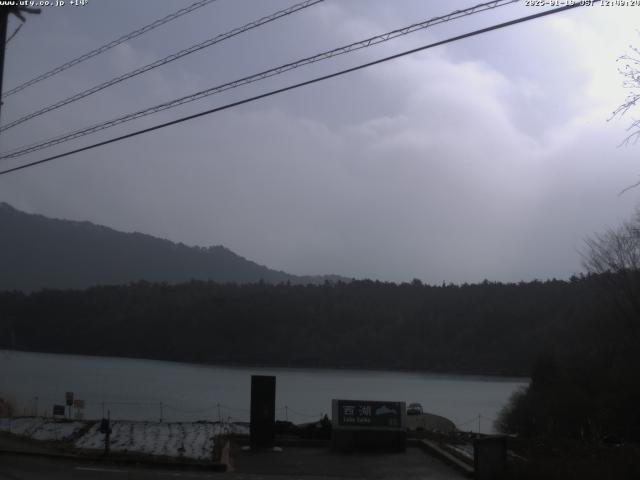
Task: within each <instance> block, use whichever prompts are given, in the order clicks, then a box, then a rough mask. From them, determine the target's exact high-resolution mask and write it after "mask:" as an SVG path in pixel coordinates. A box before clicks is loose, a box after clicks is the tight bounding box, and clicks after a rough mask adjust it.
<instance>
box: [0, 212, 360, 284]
mask: <svg viewBox="0 0 640 480" xmlns="http://www.w3.org/2000/svg"><path fill="white" fill-rule="evenodd" d="M0 264H1V265H3V268H2V269H0V290H22V291H34V290H41V289H66V288H89V287H92V286H98V285H114V284H128V283H132V282H137V281H141V280H142V281H150V282H166V283H170V284H174V283H182V282H185V281H190V280H210V281H216V282H220V283H238V284H244V283H254V282H260V281H264V282H265V283H271V284H277V283H287V282H289V283H292V284H317V283H323V282H325V281H332V282H333V281H350V280H351V279H347V278H345V277H340V276H337V275H304V276H301V275H293V274H289V273H287V272H284V271H282V270H273V269H270V268H268V267H266V266H264V265H260V264H258V263H257V262H254V261H252V260H249V259H247V258H245V257H242V256H240V255H238V254H236V253H235V252H233V251H232V250H230V249H229V248H227V247H225V246H224V245H212V246H209V247H200V246H188V245H186V244H184V243H182V242H173V241H171V240H167V239H163V238H159V237H155V236H153V235H149V234H146V233H141V232H122V231H119V230H116V229H114V228H111V227H107V226H104V225H99V224H95V223H92V222H89V221H77V220H64V219H57V218H50V217H46V216H44V215H41V214H32V213H27V212H24V211H21V210H18V209H17V208H15V207H13V206H12V205H10V204H8V203H6V202H0Z"/></svg>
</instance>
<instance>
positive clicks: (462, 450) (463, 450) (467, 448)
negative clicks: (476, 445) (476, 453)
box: [449, 443, 473, 460]
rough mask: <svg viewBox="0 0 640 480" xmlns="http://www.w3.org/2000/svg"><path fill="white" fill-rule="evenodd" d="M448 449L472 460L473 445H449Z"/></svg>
mask: <svg viewBox="0 0 640 480" xmlns="http://www.w3.org/2000/svg"><path fill="white" fill-rule="evenodd" d="M449 447H450V448H451V449H453V450H455V451H456V452H458V453H459V454H460V455H463V456H465V457H467V458H470V459H472V460H473V445H471V444H468V443H465V444H463V445H449Z"/></svg>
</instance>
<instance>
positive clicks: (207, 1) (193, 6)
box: [2, 0, 217, 98]
mask: <svg viewBox="0 0 640 480" xmlns="http://www.w3.org/2000/svg"><path fill="white" fill-rule="evenodd" d="M215 1H217V0H199V1H197V2H195V3H192V4H191V5H189V6H188V7H185V8H181V9H180V10H178V11H176V12H174V13H171V14H169V15H167V16H166V17H163V18H161V19H159V20H156V21H155V22H153V23H150V24H149V25H145V26H144V27H142V28H139V29H138V30H134V31H133V32H131V33H128V34H126V35H123V36H122V37H120V38H118V39H116V40H113V41H111V42H109V43H107V44H105V45H102V46H101V47H98V48H96V49H94V50H91V51H90V52H87V53H85V54H84V55H80V56H79V57H77V58H74V59H73V60H70V61H68V62H67V63H64V64H62V65H60V66H59V67H56V68H54V69H52V70H49V71H48V72H45V73H43V74H41V75H38V76H37V77H35V78H32V79H31V80H29V81H27V82H24V83H22V84H20V85H18V86H17V87H14V88H12V89H11V90H8V91H7V92H5V93H3V94H2V98H6V97H8V96H10V95H13V94H14V93H18V92H19V91H21V90H24V89H25V88H27V87H30V86H32V85H35V84H36V83H38V82H41V81H42V80H45V79H47V78H49V77H53V76H54V75H57V74H58V73H60V72H63V71H65V70H67V69H68V68H71V67H73V66H75V65H78V64H79V63H81V62H84V61H85V60H88V59H90V58H92V57H95V56H96V55H100V54H101V53H104V52H106V51H107V50H109V49H111V48H113V47H115V46H117V45H120V44H121V43H124V42H126V41H127V40H131V39H133V38H136V37H139V36H140V35H143V34H145V33H147V32H149V31H151V30H153V29H155V28H158V27H159V26H161V25H164V24H165V23H168V22H170V21H172V20H175V19H176V18H178V17H181V16H182V15H186V14H187V13H190V12H193V11H194V10H196V9H198V8H201V7H204V6H205V5H208V4H210V3H212V2H215Z"/></svg>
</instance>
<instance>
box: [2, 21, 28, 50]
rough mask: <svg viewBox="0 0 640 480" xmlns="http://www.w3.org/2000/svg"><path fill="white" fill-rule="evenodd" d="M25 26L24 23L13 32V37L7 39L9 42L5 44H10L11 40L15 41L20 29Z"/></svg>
mask: <svg viewBox="0 0 640 480" xmlns="http://www.w3.org/2000/svg"><path fill="white" fill-rule="evenodd" d="M23 25H24V23H21V24H19V25H18V26H17V27H16V29H15V30H14V31H13V33H12V34H11V35H9V37H8V38H7V41H6V42H4V43H5V45H6V44H8V43H9V42H10V41H11V40H13V37H15V36H16V35H17V34H18V32H19V31H20V29H21V28H22V26H23Z"/></svg>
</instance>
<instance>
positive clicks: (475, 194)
mask: <svg viewBox="0 0 640 480" xmlns="http://www.w3.org/2000/svg"><path fill="white" fill-rule="evenodd" d="M67 3H68V2H67ZM190 3H192V2H191V1H189V0H185V1H178V0H162V1H160V0H89V1H88V4H87V5H85V6H84V7H71V6H65V7H48V8H47V7H45V8H43V12H42V14H41V15H39V16H34V15H31V16H29V17H28V19H27V23H26V24H25V25H24V27H23V28H22V29H21V30H20V31H19V32H18V34H17V35H16V36H15V38H14V39H13V40H11V42H10V43H9V44H8V46H7V53H6V63H5V78H4V90H5V91H6V90H8V89H10V88H12V87H14V86H15V85H17V84H19V83H21V82H23V81H25V80H28V79H30V78H32V77H34V76H35V75H37V74H40V73H43V72H44V71H46V70H49V69H50V68H53V67H56V66H58V65H59V64H61V63H64V62H65V61H68V60H70V59H72V58H74V57H76V56H78V55H81V54H83V53H85V52H86V51H88V50H91V49H93V48H95V47H98V46H100V45H102V44H104V43H107V42H108V41H110V40H113V39H115V38H116V37H119V36H121V35H123V34H126V33H129V32H130V31H132V30H134V29H136V28H138V27H141V26H143V25H145V24H147V23H150V22H152V21H153V20H156V19H158V18H160V17H163V16H164V15H166V14H168V13H171V12H173V11H175V10H177V9H179V8H180V7H181V6H186V5H189V4H190ZM294 3H295V1H293V0H292V1H282V0H218V1H216V2H214V3H213V4H211V5H208V6H206V7H203V8H201V9H199V10H197V11H196V12H193V13H190V14H188V15H185V16H183V17H181V18H180V19H178V20H176V21H174V22H171V23H169V24H167V25H164V26H162V27H160V28H157V29H155V30H154V31H152V32H150V33H148V34H146V35H143V36H142V37H139V38H137V39H134V40H132V41H131V42H129V43H127V44H123V45H120V46H118V47H116V48H114V49H112V50H110V51H109V52H108V53H106V54H103V55H100V56H97V57H95V58H93V59H91V60H89V61H87V62H84V63H83V64H81V65H79V66H76V67H74V68H71V69H69V70H67V71H65V72H64V73H62V74H59V75H57V76H55V77H54V78H52V79H49V80H46V81H44V82H42V83H40V84H38V85H37V86H34V87H31V88H29V89H27V90H24V91H23V92H20V93H18V94H16V95H13V96H11V97H9V98H7V99H5V100H4V105H3V107H2V123H3V124H5V123H7V122H8V121H11V120H13V119H15V118H18V117H20V116H22V115H24V114H27V113H30V112H32V111H33V110H36V109H38V108H40V107H42V106H46V105H49V104H51V103H54V102H56V101H58V100H61V99H63V98H66V97H68V96H70V95H72V94H74V93H76V92H78V91H80V90H83V89H85V88H88V87H91V86H93V85H95V84H97V83H100V82H102V81H105V80H108V79H110V78H112V77H114V76H117V75H120V74H123V73H125V72H128V71H129V70H132V69H134V68H136V67H138V66H141V65H143V64H146V63H149V62H152V61H154V60H156V59H158V58H161V57H163V56H166V55H168V54H170V53H173V52H175V51H177V50H180V49H182V48H185V47H188V46H190V45H192V44H193V43H196V42H200V41H202V40H205V39H207V38H209V37H213V36H215V35H217V34H219V33H223V32H225V31H227V30H230V29H232V28H234V27H237V26H240V25H243V24H245V23H247V22H249V21H252V20H254V19H257V18H259V17H261V16H263V15H266V14H269V13H272V12H274V11H276V10H278V9H281V8H286V7H288V6H290V5H293V4H294ZM475 3H476V2H475V1H473V0H464V1H449V0H431V1H427V0H395V1H389V0H326V1H325V2H324V3H321V4H319V5H317V6H314V7H311V8H308V9H306V10H304V11H302V12H299V13H295V14H293V15H291V16H289V17H286V18H284V19H281V20H278V21H276V22H273V23H271V24H269V25H266V26H264V27H261V28H259V29H255V30H253V31H251V32H249V33H247V34H244V35H242V36H239V37H236V38H233V39H231V40H228V41H226V42H224V43H221V44H219V45H216V46H213V47H211V48H208V49H205V50H203V51H200V52H198V53H195V54H193V55H190V56H188V57H186V58H183V59H181V60H178V61H176V62H173V63H170V64H168V65H166V66H164V67H162V68H159V69H156V70H154V71H153V72H150V73H147V74H145V75H142V76H139V77H137V78H135V79H133V80H129V81H127V82H124V83H121V84H119V85H118V86H115V87H113V88H109V89H107V90H105V91H103V92H100V93H98V94H96V95H93V96H92V97H89V98H87V99H85V100H82V101H80V102H76V103H74V104H73V105H69V106H67V107H64V108H62V109H59V110H57V111H55V112H51V113H49V114H47V115H43V116H41V117H39V118H37V119H34V120H32V121H29V122H26V123H24V124H22V125H20V126H19V127H16V128H14V129H11V130H8V131H6V132H3V134H2V138H1V139H0V150H2V151H6V150H8V149H12V148H16V147H19V146H22V145H25V144H30V143H33V142H36V141H38V140H41V139H45V138H49V137H51V136H54V135H58V134H61V133H65V132H67V131H70V130H73V129H76V128H80V127H82V126H85V125H89V124H93V123H96V122H99V121H102V120H108V119H111V118H113V117H117V116H119V115H121V114H125V113H129V112H131V111H133V110H136V109H140V108H144V107H147V106H151V105H155V104H158V103H161V102H164V101H167V100H170V99H173V98H176V97H179V96H182V95H185V94H188V93H191V92H194V91H197V90H202V89H204V88H207V87H209V86H214V85H217V84H219V83H223V82H225V81H229V80H234V79H236V78H239V77H242V76H245V75H248V74H251V73H254V72H257V71H259V70H263V69H266V68H269V67H271V66H276V65H279V64H282V63H287V62H290V61H292V60H296V59H298V58H301V57H304V56H309V55H312V54H314V53H318V52H320V51H323V50H327V49H330V48H334V47H337V46H340V45H343V44H346V43H350V42H353V41H357V40H360V39H363V38H366V37H368V36H372V35H376V34H379V33H383V32H385V31H388V30H392V29H394V28H398V27H403V26H406V25H409V24H412V23H416V22H419V21H423V20H426V19H428V18H430V17H433V16H436V15H441V14H445V13H448V12H450V11H452V10H455V9H456V8H464V7H468V6H471V5H474V4H475ZM539 11H541V9H540V8H536V7H527V6H525V5H524V2H520V4H516V5H509V6H506V7H502V8H500V9H497V10H493V11H491V12H487V13H483V14H478V15H473V16H471V17H468V18H465V19H463V20H459V21H454V22H450V23H447V24H443V25H438V26H434V27H432V28H430V29H427V30H424V31H422V32H419V33H414V34H411V35H409V36H406V37H403V38H401V39H396V40H393V41H390V42H388V43H387V44H384V45H379V46H376V47H372V48H368V49H365V50H362V51H359V52H356V53H354V54H350V55H345V56H342V57H340V58H337V59H332V60H329V61H326V62H320V63H318V64H316V65H314V66H311V67H304V68H300V69H298V70H296V71H294V72H290V73H288V74H284V75H281V76H279V77H276V78H273V79H270V80H268V81H264V82H259V83H256V84H253V85H250V86H245V87H241V88H237V89H234V90H232V91H229V92H226V93H223V94H220V95H214V96H212V97H209V98H208V99H205V100H202V101H198V102H195V103H192V104H189V105H187V106H183V107H180V108H177V109H174V110H170V111H167V112H163V113H162V114H157V115H153V116H150V117H147V118H145V119H142V120H138V121H136V122H131V123H128V124H126V125H122V126H120V127H117V128H114V129H110V130H108V131H106V132H103V133H102V134H100V135H93V136H87V137H85V138H84V139H82V140H79V141H76V142H70V143H67V144H64V145H61V146H58V147H56V148H52V149H49V150H45V151H41V152H38V153H34V154H31V155H28V156H25V157H22V158H20V159H19V160H12V161H7V160H4V161H2V162H4V164H3V165H4V166H13V165H18V164H20V163H23V162H27V161H30V160H37V159H40V158H43V157H44V156H45V155H48V154H52V153H59V152H63V151H66V150H68V149H70V148H71V147H76V146H81V145H85V144H89V143H93V142H95V141H96V140H101V139H105V138H110V137H112V136H114V135H116V134H120V133H124V132H128V131H130V130H132V129H137V128H140V127H143V126H149V125H154V124H156V123H159V122H161V121H166V120H169V119H173V118H177V117H178V116H182V115H185V114H187V113H192V112H197V111H201V110H205V109H207V108H211V107H214V106H217V105H222V104H225V103H228V102H230V101H233V100H237V99H241V98H244V97H247V96H251V95H255V94H257V93H262V92H265V91H267V90H270V89H272V88H275V87H280V86H284V85H288V84H290V83H293V82H296V81H300V80H303V79H308V78H311V77H313V76H316V75H319V74H324V73H329V72H332V71H335V70H338V69H340V68H344V67H345V66H352V65H357V64H359V63H362V62H365V61H369V60H372V59H376V58H379V57H382V56H385V55H388V54H391V53H396V52H400V51H402V50H406V49H409V48H414V47H417V46H420V45H423V44H426V43H430V42H433V41H436V40H440V39H444V38H447V37H449V36H452V35H457V34H460V33H464V32H466V31H469V30H473V29H477V28H481V27H485V26H488V25H491V24H493V23H497V22H500V21H505V20H507V19H512V18H516V17H519V16H523V15H529V14H532V13H536V12H539ZM17 24H18V22H17V20H16V19H15V18H14V19H12V20H11V22H10V25H9V32H10V33H11V32H12V31H13V30H14V28H15V26H16V25H17ZM638 27H640V7H638V8H633V7H600V6H597V7H583V8H580V9H575V10H572V11H569V12H564V13H560V14H557V15H554V16H551V17H546V18H543V19H538V20H534V21H532V22H528V23H526V24H519V25H517V26H514V27H509V28H506V29H502V30H498V31H494V32H491V33H488V34H484V35H482V36H476V37H473V38H469V39H466V40H463V41H459V42H455V43H453V44H449V45H446V46H443V47H437V48H434V49H430V50H427V51H424V52H422V53H419V54H415V55H412V56H408V57H404V58H402V59H399V60H396V61H393V62H388V63H385V64H383V65H378V66H374V67H372V68H369V69H366V70H362V71H360V72H357V73H353V74H350V75H348V76H344V77H341V78H337V79H332V80H328V81H325V82H322V83H320V84H315V85H312V86H308V87H304V88H301V89H298V90H296V91H292V92H288V93H284V94H280V95H277V96H273V97H270V98H268V99H264V100H260V101H257V102H253V103H251V104H247V105H244V106H242V107H239V108H235V109H232V110H227V111H224V112H221V113H218V114H214V115H211V116H207V117H204V118H200V119H197V120H194V121H190V122H187V123H183V124H180V125H178V126H174V127H171V128H168V129H164V130H160V131H157V132H154V133H151V134H148V135H145V136H142V137H137V138H135V139H131V140H126V141H122V142H119V143H117V144H112V145H109V146H106V147H102V148H99V149H95V150H92V151H90V152H85V153H81V154H77V155H73V156H70V157H66V158H64V159H61V160H57V161H55V162H51V163H48V164H45V165H41V166H37V167H34V168H30V169H26V170H21V171H19V172H16V173H13V174H10V175H5V176H0V201H5V202H8V203H10V204H12V205H13V206H15V207H16V208H19V209H22V210H26V211H28V212H34V213H41V214H44V215H47V216H52V217H58V218H66V219H74V220H89V221H92V222H94V223H98V224H103V225H107V226H109V227H112V228H115V229H118V230H124V231H138V232H143V233H148V234H151V235H155V236H159V237H164V238H168V239H171V240H174V241H179V242H183V243H186V244H189V245H201V246H208V245H218V244H222V245H225V246H226V247H228V248H230V249H231V250H233V251H235V252H236V253H238V254H240V255H242V256H244V257H247V258H249V259H251V260H254V261H256V262H258V263H261V264H264V265H267V266H268V267H270V268H275V269H279V270H285V271H287V272H290V273H294V274H330V273H333V274H340V275H344V276H348V277H358V278H361V277H369V278H376V279H381V280H389V281H409V280H411V279H413V278H419V279H422V280H423V281H425V282H428V283H440V282H442V281H446V282H456V283H458V282H475V281H481V280H483V279H485V278H487V279H490V280H496V281H520V280H529V279H533V278H539V279H546V278H551V277H556V278H567V277H569V276H570V275H572V274H574V273H578V272H580V271H581V266H580V256H579V254H578V251H579V250H580V249H581V248H582V245H583V241H584V239H585V237H587V236H588V235H591V234H593V233H594V232H599V231H602V230H603V229H605V228H607V227H611V226H615V225H616V224H618V223H619V222H620V221H622V220H624V219H626V218H628V217H629V216H630V215H631V214H632V212H633V210H634V208H635V206H636V205H637V203H638V200H639V198H640V190H639V189H636V190H633V191H631V192H629V193H627V194H625V195H622V196H618V193H619V192H620V190H622V189H623V188H624V187H626V186H627V185H629V184H630V183H633V182H635V181H636V180H637V179H638V174H640V144H639V145H638V146H635V147H634V146H630V147H623V148H617V146H618V144H619V143H620V141H621V140H622V139H623V138H624V137H625V135H626V132H625V129H626V127H627V125H628V124H629V123H630V122H631V120H632V119H633V114H630V116H629V117H628V118H626V117H625V118H623V119H619V120H615V119H614V120H612V121H610V122H607V119H608V118H609V117H610V115H611V112H612V111H613V110H614V109H615V107H617V106H618V105H619V104H620V103H621V102H622V100H623V99H624V97H625V95H626V94H627V93H628V91H626V90H625V89H623V88H622V85H621V82H622V78H621V76H620V75H619V74H618V72H617V64H616V59H617V58H618V57H619V56H620V55H622V54H625V53H628V52H629V45H630V44H635V45H640V35H638V32H637V30H636V29H637V28H638ZM639 114H640V111H636V112H635V115H636V116H638V115H639Z"/></svg>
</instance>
